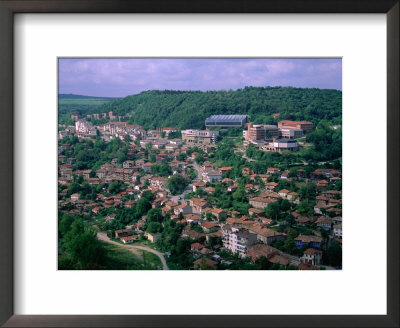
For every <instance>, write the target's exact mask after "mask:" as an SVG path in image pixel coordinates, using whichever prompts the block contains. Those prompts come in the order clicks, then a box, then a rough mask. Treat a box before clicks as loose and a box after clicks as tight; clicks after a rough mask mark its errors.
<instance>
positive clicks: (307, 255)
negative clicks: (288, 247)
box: [300, 248, 322, 265]
mask: <svg viewBox="0 0 400 328" xmlns="http://www.w3.org/2000/svg"><path fill="white" fill-rule="evenodd" d="M300 261H301V262H302V263H305V264H310V265H320V264H321V263H322V251H321V250H319V249H315V248H307V249H306V250H305V251H304V254H303V256H302V257H301V258H300Z"/></svg>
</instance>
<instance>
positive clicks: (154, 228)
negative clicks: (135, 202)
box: [146, 222, 162, 233]
mask: <svg viewBox="0 0 400 328" xmlns="http://www.w3.org/2000/svg"><path fill="white" fill-rule="evenodd" d="M146 231H147V232H150V233H157V232H160V231H162V226H161V223H159V222H150V223H149V224H148V225H147V229H146Z"/></svg>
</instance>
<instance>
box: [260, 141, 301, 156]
mask: <svg viewBox="0 0 400 328" xmlns="http://www.w3.org/2000/svg"><path fill="white" fill-rule="evenodd" d="M262 148H263V150H265V151H276V152H279V153H281V152H283V151H284V150H288V151H298V150H299V144H298V143H297V141H296V140H295V139H288V138H281V139H275V138H274V139H273V141H272V142H269V143H268V144H266V145H265V146H263V147H262Z"/></svg>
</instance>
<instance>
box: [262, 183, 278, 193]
mask: <svg viewBox="0 0 400 328" xmlns="http://www.w3.org/2000/svg"><path fill="white" fill-rule="evenodd" d="M277 185H278V184H277V183H276V182H268V183H266V184H265V188H266V189H267V190H271V191H273V190H274V189H275V187H276V186H277Z"/></svg>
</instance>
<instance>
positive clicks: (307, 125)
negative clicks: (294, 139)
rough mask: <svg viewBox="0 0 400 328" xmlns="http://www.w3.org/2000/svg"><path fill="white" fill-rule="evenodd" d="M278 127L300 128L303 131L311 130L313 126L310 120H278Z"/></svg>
mask: <svg viewBox="0 0 400 328" xmlns="http://www.w3.org/2000/svg"><path fill="white" fill-rule="evenodd" d="M278 128H279V129H291V130H293V129H295V130H296V129H301V130H303V131H305V132H308V131H311V130H312V128H313V124H312V122H308V121H289V120H286V121H280V122H278Z"/></svg>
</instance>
